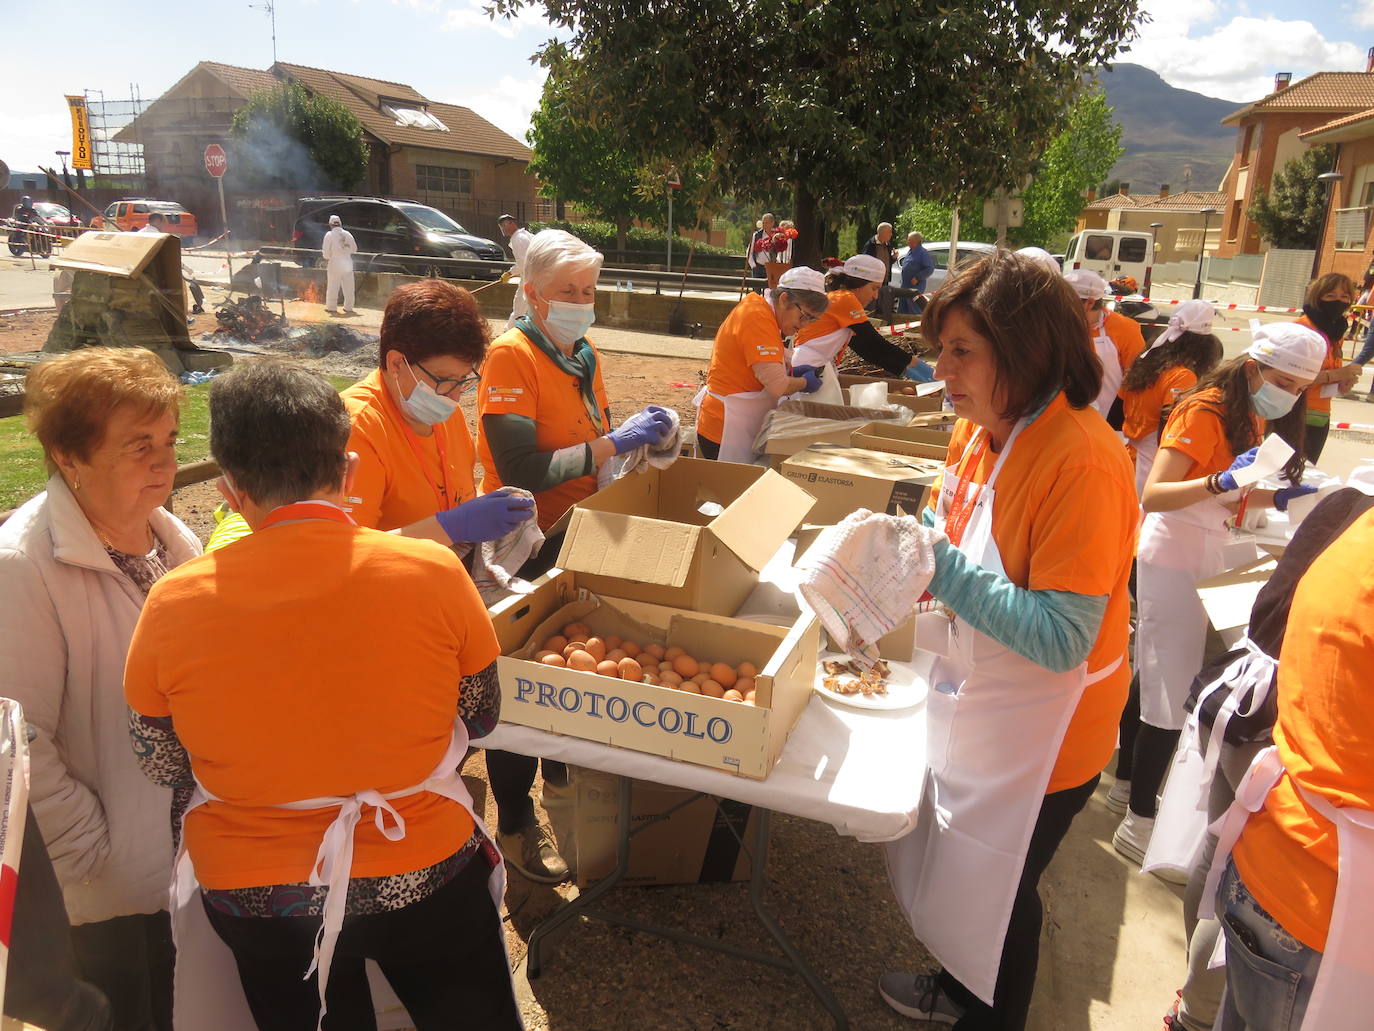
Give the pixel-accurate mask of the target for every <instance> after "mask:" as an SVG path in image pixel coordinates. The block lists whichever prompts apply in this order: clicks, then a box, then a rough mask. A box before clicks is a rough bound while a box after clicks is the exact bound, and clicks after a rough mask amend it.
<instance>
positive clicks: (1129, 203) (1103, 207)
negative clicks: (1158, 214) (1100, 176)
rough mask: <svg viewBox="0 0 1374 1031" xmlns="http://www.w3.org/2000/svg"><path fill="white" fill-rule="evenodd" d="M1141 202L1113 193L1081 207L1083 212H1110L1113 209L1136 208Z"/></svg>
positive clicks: (1136, 198) (1122, 194) (1128, 195)
mask: <svg viewBox="0 0 1374 1031" xmlns="http://www.w3.org/2000/svg"><path fill="white" fill-rule="evenodd" d="M1141 203H1142V201H1141V199H1140V198H1139V197H1134V196H1132V195H1131V194H1129V193H1113V194H1111V195H1110V196H1107V197H1103V198H1101V199H1100V200H1095V201H1093V202H1092V203H1091V204H1085V205H1084V206H1083V210H1084V211H1110V210H1111V209H1113V208H1138V207H1140V205H1141Z"/></svg>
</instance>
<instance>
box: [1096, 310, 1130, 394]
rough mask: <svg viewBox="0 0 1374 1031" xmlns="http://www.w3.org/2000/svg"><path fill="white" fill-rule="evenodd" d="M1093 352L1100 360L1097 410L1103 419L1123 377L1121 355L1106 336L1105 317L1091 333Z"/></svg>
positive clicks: (1119, 387)
mask: <svg viewBox="0 0 1374 1031" xmlns="http://www.w3.org/2000/svg"><path fill="white" fill-rule="evenodd" d="M1093 350H1094V351H1096V352H1097V357H1098V358H1100V359H1102V389H1101V390H1100V391H1098V394H1097V410H1098V411H1099V412H1101V413H1102V417H1103V418H1104V419H1105V418H1106V417H1107V413H1108V412H1110V411H1111V410H1112V405H1113V403H1115V401H1116V395H1117V392H1118V391H1119V390H1120V389H1121V380H1122V377H1123V376H1124V375H1125V374H1124V373H1123V372H1122V369H1121V355H1120V354H1118V353H1117V350H1116V344H1114V343H1113V342H1112V338H1111V337H1110V336H1108V335H1107V319H1106V318H1105V316H1104V317H1103V319H1102V321H1101V322H1099V323H1098V324H1097V328H1096V329H1095V330H1094V331H1093Z"/></svg>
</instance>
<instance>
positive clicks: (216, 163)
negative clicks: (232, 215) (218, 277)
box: [205, 143, 234, 287]
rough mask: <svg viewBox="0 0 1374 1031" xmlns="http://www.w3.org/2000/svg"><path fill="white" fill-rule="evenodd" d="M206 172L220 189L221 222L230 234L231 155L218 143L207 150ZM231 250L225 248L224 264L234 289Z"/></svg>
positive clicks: (226, 232) (225, 230)
mask: <svg viewBox="0 0 1374 1031" xmlns="http://www.w3.org/2000/svg"><path fill="white" fill-rule="evenodd" d="M205 171H207V172H208V173H210V176H211V177H212V178H213V179H214V180H215V185H216V186H218V187H219V220H220V225H222V226H223V227H224V232H225V234H228V232H229V215H228V212H226V210H225V207H224V173H225V172H227V171H229V155H227V154H226V153H225V152H224V148H223V147H221V146H220V145H219V144H218V143H212V144H210V145H209V146H208V147H206V148H205ZM229 255H230V248H229V247H228V246H226V247H225V248H224V264H225V267H226V268H228V270H229V284H230V286H231V287H232V286H233V282H234V259H233V258H231V257H230V256H229Z"/></svg>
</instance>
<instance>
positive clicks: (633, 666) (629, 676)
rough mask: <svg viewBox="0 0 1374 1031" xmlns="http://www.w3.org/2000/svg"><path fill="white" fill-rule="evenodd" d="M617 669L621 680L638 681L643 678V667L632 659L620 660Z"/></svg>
mask: <svg viewBox="0 0 1374 1031" xmlns="http://www.w3.org/2000/svg"><path fill="white" fill-rule="evenodd" d="M619 667H620V679H621V680H634V681H639V680H642V679H643V678H644V667H643V666H641V665H640V664H639V663H638V662H637V661H636V660H634V659H621V660H620V662H619Z"/></svg>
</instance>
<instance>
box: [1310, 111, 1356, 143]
mask: <svg viewBox="0 0 1374 1031" xmlns="http://www.w3.org/2000/svg"><path fill="white" fill-rule="evenodd" d="M1371 119H1374V107H1371V108H1368V109H1366V110H1364V111H1356V112H1355V113H1354V114H1353V115H1345V116H1344V117H1342V118H1337V119H1336V120H1335V121H1334V122H1327V123H1326V124H1325V125H1319V126H1317V127H1316V128H1315V129H1308V130H1307V131H1306V132H1302V133H1298V139H1301V140H1305V139H1307V138H1308V137H1309V136H1320V135H1322V134H1323V133H1328V132H1332V131H1333V130H1336V129H1348V128H1349V127H1350V126H1352V125H1359V124H1360V123H1361V122H1367V121H1370V120H1371Z"/></svg>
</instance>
